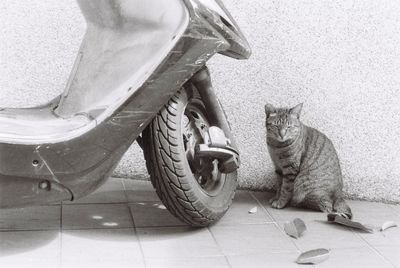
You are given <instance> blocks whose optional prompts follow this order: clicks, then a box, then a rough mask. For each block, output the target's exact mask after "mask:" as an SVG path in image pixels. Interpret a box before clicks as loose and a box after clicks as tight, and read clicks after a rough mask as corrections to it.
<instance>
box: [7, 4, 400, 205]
mask: <svg viewBox="0 0 400 268" xmlns="http://www.w3.org/2000/svg"><path fill="white" fill-rule="evenodd" d="M225 2H226V5H227V6H228V8H229V9H230V10H231V11H232V13H233V15H234V17H236V18H237V20H238V22H239V25H241V27H242V28H243V31H244V32H245V33H246V35H247V36H248V39H249V41H250V43H251V44H252V46H253V50H254V54H253V57H252V58H251V60H249V61H242V62H238V61H235V60H232V59H229V58H226V57H222V56H217V57H215V58H214V59H213V60H212V61H211V63H210V67H211V70H212V72H213V74H214V83H215V86H216V88H217V91H218V95H219V96H220V98H221V101H222V103H223V104H224V106H225V107H226V110H227V112H228V114H229V119H230V121H231V123H232V126H233V128H234V132H235V135H236V137H237V140H238V142H239V144H240V147H241V148H240V149H241V151H242V159H243V166H242V169H241V172H240V180H241V185H242V186H243V187H248V188H254V189H264V188H270V187H271V185H272V176H273V171H272V167H271V161H270V159H269V157H268V155H267V150H266V145H265V133H264V126H263V124H264V114H263V106H264V103H265V102H266V101H268V102H271V103H272V104H275V105H282V106H292V105H295V104H297V103H299V102H304V109H303V116H302V117H303V120H304V122H305V123H307V124H309V125H311V126H313V127H316V128H319V129H320V130H321V131H323V132H325V133H326V134H327V135H328V136H329V137H330V138H331V139H332V140H333V142H334V144H335V145H336V148H337V151H338V153H339V157H340V159H341V163H342V168H343V173H344V180H345V189H346V192H347V193H348V194H349V195H350V196H351V197H357V198H366V199H375V200H388V201H397V202H400V191H399V189H400V180H399V178H400V168H399V167H400V154H399V150H400V138H399V137H400V103H399V102H400V90H399V85H400V75H399V74H400V46H399V45H398V44H399V43H400V17H399V16H398V14H399V12H400V2H399V1H396V0H390V1H375V0H363V1H361V0H351V1H346V0H343V1H339V0H337V1H317V0H309V1H267V0H249V1H240V0H231V1H229V0H226V1H225ZM0 18H1V20H0V53H1V58H0V59H1V60H0V88H1V91H0V107H1V106H29V105H33V104H38V103H41V102H43V101H45V100H48V99H50V98H52V97H54V96H56V95H57V94H59V93H60V92H62V90H63V87H64V86H65V82H66V79H67V77H68V73H69V70H70V68H71V65H72V63H73V60H74V55H75V53H76V52H77V50H78V47H79V43H80V40H81V38H82V35H83V34H84V29H85V25H84V22H83V18H82V17H81V15H80V14H79V10H78V8H77V5H76V4H75V2H74V1H67V0H62V1H61V0H57V1H56V0H41V1H35V0H29V1H28V0H19V1H15V0H12V1H11V0H2V1H0ZM117 174H119V175H125V176H137V177H141V178H142V177H145V168H144V165H143V161H142V155H141V152H140V150H139V149H138V148H137V146H133V147H132V150H130V151H129V152H128V154H127V156H126V157H125V158H124V160H123V161H122V163H121V165H120V166H119V168H118V170H117Z"/></svg>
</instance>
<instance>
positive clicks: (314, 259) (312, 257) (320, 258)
mask: <svg viewBox="0 0 400 268" xmlns="http://www.w3.org/2000/svg"><path fill="white" fill-rule="evenodd" d="M328 258H329V250H327V249H325V248H319V249H313V250H310V251H307V252H304V253H301V254H300V256H299V257H298V258H297V261H296V262H297V263H299V264H318V263H321V262H324V261H326V260H327V259H328Z"/></svg>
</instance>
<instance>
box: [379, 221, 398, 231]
mask: <svg viewBox="0 0 400 268" xmlns="http://www.w3.org/2000/svg"><path fill="white" fill-rule="evenodd" d="M392 227H397V224H396V223H395V222H394V221H387V222H385V223H383V224H382V227H381V232H383V231H385V230H386V229H389V228H392Z"/></svg>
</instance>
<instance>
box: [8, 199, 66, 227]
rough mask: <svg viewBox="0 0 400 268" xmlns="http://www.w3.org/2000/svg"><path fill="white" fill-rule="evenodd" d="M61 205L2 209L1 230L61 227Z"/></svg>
mask: <svg viewBox="0 0 400 268" xmlns="http://www.w3.org/2000/svg"><path fill="white" fill-rule="evenodd" d="M60 214H61V206H59V205H55V206H38V207H27V208H17V209H2V210H0V215H1V217H0V230H56V229H60Z"/></svg>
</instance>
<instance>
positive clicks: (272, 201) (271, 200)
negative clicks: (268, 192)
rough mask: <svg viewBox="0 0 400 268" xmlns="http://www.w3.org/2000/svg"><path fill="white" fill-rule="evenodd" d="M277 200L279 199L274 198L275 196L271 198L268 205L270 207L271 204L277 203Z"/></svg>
mask: <svg viewBox="0 0 400 268" xmlns="http://www.w3.org/2000/svg"><path fill="white" fill-rule="evenodd" d="M278 199H279V198H277V197H276V196H275V197H272V198H271V199H270V200H269V201H268V203H269V204H270V205H272V203H274V202H276V201H278Z"/></svg>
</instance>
